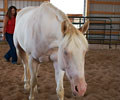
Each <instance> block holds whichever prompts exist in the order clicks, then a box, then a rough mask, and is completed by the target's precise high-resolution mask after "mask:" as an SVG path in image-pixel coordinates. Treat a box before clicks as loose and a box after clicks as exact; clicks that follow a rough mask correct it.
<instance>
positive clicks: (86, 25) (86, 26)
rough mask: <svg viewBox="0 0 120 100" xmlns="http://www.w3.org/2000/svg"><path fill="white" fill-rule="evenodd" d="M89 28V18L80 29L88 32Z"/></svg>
mask: <svg viewBox="0 0 120 100" xmlns="http://www.w3.org/2000/svg"><path fill="white" fill-rule="evenodd" d="M88 28H89V20H87V22H85V24H84V25H83V26H82V27H81V28H79V29H78V30H79V31H81V32H82V33H83V34H84V33H85V32H87V30H88Z"/></svg>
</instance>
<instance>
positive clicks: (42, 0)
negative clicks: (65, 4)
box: [14, 0, 50, 2]
mask: <svg viewBox="0 0 120 100" xmlns="http://www.w3.org/2000/svg"><path fill="white" fill-rule="evenodd" d="M14 1H41V2H44V1H49V2H50V0H14Z"/></svg>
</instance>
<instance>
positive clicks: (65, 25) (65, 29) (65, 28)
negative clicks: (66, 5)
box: [61, 20, 68, 35]
mask: <svg viewBox="0 0 120 100" xmlns="http://www.w3.org/2000/svg"><path fill="white" fill-rule="evenodd" d="M61 31H62V33H63V35H65V34H66V33H67V32H68V22H67V21H66V20H65V21H63V22H62V24H61Z"/></svg>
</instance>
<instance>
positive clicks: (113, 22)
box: [90, 21, 120, 24]
mask: <svg viewBox="0 0 120 100" xmlns="http://www.w3.org/2000/svg"><path fill="white" fill-rule="evenodd" d="M90 23H95V24H97V23H100V24H104V23H105V21H90ZM106 23H108V24H109V23H110V21H106ZM111 23H112V24H120V21H112V22H111Z"/></svg>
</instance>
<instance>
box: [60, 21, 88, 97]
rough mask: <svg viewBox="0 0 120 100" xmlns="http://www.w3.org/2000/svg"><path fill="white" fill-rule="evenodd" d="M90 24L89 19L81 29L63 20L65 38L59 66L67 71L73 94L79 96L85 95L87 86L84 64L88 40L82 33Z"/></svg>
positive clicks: (61, 45) (62, 43)
mask: <svg viewBox="0 0 120 100" xmlns="http://www.w3.org/2000/svg"><path fill="white" fill-rule="evenodd" d="M67 24H68V25H67ZM88 26H89V21H88V22H86V23H85V24H84V25H83V26H82V27H81V28H80V31H79V30H77V29H76V28H75V27H74V26H72V24H69V23H67V22H63V23H62V32H63V33H64V39H63V40H62V41H61V44H60V46H59V50H58V64H59V67H60V68H61V69H62V70H64V71H65V73H66V75H67V77H68V79H69V80H70V83H71V88H72V92H73V94H74V95H79V96H83V95H84V94H85V92H86V88H87V84H86V81H85V73H84V64H85V54H86V51H87V48H88V42H87V40H86V38H85V36H84V35H83V34H82V33H84V32H85V31H87V29H88Z"/></svg>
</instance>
